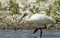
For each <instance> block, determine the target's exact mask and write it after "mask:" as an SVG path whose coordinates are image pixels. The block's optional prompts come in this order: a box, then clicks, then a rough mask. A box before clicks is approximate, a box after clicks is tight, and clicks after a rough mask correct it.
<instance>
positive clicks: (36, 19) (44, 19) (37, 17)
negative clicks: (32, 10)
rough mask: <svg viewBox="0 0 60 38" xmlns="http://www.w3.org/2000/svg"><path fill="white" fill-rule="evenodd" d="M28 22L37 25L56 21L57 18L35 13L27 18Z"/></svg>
mask: <svg viewBox="0 0 60 38" xmlns="http://www.w3.org/2000/svg"><path fill="white" fill-rule="evenodd" d="M27 22H32V23H34V24H36V25H47V24H51V23H56V21H55V19H54V18H52V17H50V16H47V15H45V14H34V15H32V16H31V17H30V18H28V19H27Z"/></svg>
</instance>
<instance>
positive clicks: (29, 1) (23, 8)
mask: <svg viewBox="0 0 60 38" xmlns="http://www.w3.org/2000/svg"><path fill="white" fill-rule="evenodd" d="M25 12H27V13H28V14H29V15H32V14H35V13H42V14H46V15H48V16H51V17H53V18H54V19H55V20H56V24H54V26H53V25H52V26H50V24H49V25H48V26H47V29H58V30H60V0H0V29H13V30H19V29H35V28H37V27H39V26H35V25H34V24H28V23H26V21H25V19H26V18H27V17H25V18H23V19H22V21H21V22H19V20H20V18H21V16H22V15H23V14H24V13H25ZM31 25H32V26H31Z"/></svg>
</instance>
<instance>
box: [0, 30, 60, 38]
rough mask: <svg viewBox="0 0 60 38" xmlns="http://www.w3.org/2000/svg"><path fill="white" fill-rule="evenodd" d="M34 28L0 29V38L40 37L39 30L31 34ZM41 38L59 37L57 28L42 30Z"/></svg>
mask: <svg viewBox="0 0 60 38" xmlns="http://www.w3.org/2000/svg"><path fill="white" fill-rule="evenodd" d="M33 31H34V30H17V31H14V30H0V38H40V37H39V35H40V31H38V32H36V33H35V34H33ZM42 38H60V31H59V30H53V31H51V30H43V37H42Z"/></svg>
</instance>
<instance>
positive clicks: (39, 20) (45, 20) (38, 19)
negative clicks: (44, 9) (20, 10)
mask: <svg viewBox="0 0 60 38" xmlns="http://www.w3.org/2000/svg"><path fill="white" fill-rule="evenodd" d="M26 21H27V22H28V23H33V24H35V25H39V26H40V25H44V26H45V27H44V28H36V29H35V30H34V32H33V33H36V32H37V31H38V30H39V29H40V31H41V35H42V29H45V28H47V26H46V25H47V24H53V23H56V20H55V19H54V18H52V17H50V16H47V15H45V14H38V13H36V14H34V15H32V16H31V17H29V18H28V19H27V20H26Z"/></svg>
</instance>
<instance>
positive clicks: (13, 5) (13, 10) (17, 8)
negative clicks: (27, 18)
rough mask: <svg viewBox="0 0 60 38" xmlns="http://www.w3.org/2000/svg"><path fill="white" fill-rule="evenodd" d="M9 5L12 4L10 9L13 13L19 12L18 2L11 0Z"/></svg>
mask: <svg viewBox="0 0 60 38" xmlns="http://www.w3.org/2000/svg"><path fill="white" fill-rule="evenodd" d="M9 5H10V11H11V12H12V14H19V6H18V3H16V2H13V0H10V1H9Z"/></svg>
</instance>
